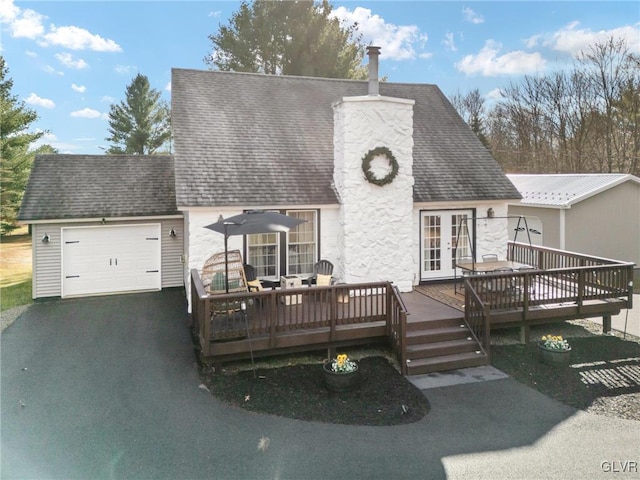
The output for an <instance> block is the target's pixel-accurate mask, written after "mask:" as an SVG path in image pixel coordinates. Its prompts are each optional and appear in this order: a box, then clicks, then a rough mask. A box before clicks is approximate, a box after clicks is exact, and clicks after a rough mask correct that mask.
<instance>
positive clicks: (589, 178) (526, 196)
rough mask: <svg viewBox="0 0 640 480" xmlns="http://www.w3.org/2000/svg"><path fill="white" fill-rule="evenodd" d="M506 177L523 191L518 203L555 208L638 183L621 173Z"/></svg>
mask: <svg viewBox="0 0 640 480" xmlns="http://www.w3.org/2000/svg"><path fill="white" fill-rule="evenodd" d="M507 177H508V178H509V180H511V181H512V182H513V184H514V185H515V186H516V188H517V189H518V190H519V191H520V193H521V194H522V201H521V202H520V204H521V205H534V206H535V205H539V206H546V207H557V208H568V207H570V206H571V205H573V204H575V203H578V202H581V201H582V200H585V199H587V198H589V197H592V196H593V195H596V194H598V193H600V192H602V191H605V190H608V189H610V188H613V187H615V186H616V185H620V184H621V183H624V182H627V181H632V182H635V183H638V184H640V178H638V177H635V176H633V175H629V174H622V173H575V174H549V175H524V174H509V175H507Z"/></svg>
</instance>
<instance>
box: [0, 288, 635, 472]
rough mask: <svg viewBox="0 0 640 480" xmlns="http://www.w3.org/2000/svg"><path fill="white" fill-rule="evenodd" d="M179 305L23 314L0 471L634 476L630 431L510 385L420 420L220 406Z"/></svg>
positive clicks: (437, 393)
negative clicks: (348, 420) (305, 415)
mask: <svg viewBox="0 0 640 480" xmlns="http://www.w3.org/2000/svg"><path fill="white" fill-rule="evenodd" d="M185 312H186V305H185V301H184V298H183V293H182V292H181V291H180V290H165V291H163V292H158V293H145V294H136V295H120V296H108V297H95V298H86V299H74V300H54V301H48V302H39V303H36V304H34V305H33V306H31V307H30V308H29V309H28V310H27V311H26V312H25V313H24V314H23V315H22V317H21V318H19V319H18V321H16V323H15V324H13V325H12V326H10V327H9V328H8V329H7V330H5V332H3V333H2V335H1V348H2V351H1V362H2V364H1V370H2V371H1V379H0V380H1V383H0V387H1V389H2V391H1V401H2V409H1V410H2V411H1V420H2V424H1V428H2V430H1V432H0V435H1V438H0V442H1V454H2V459H1V463H0V466H1V468H2V470H1V477H2V478H6V479H9V478H38V479H41V478H60V479H76V478H77V479H101V478H123V479H152V478H153V479H162V478H168V479H191V478H192V479H200V478H215V479H226V478H238V479H249V478H291V479H307V478H323V479H324V478H358V479H359V478H362V479H375V478H384V479H389V478H396V479H397V478H410V479H418V478H420V479H425V478H487V479H489V478H490V479H500V478H532V479H533V478H599V477H601V478H611V476H612V473H611V468H609V467H610V466H611V462H618V463H617V464H614V466H615V467H616V468H617V469H618V470H620V468H621V465H622V464H621V463H620V462H636V464H635V465H636V472H635V473H633V472H632V474H631V475H629V476H628V478H632V477H634V476H635V477H637V476H639V474H638V473H637V471H638V468H640V467H638V466H637V465H638V464H640V458H638V457H639V453H638V448H637V445H638V441H639V440H640V422H634V421H629V420H620V419H612V418H607V417H601V416H596V415H591V414H586V413H583V412H576V411H575V410H573V409H571V408H569V407H565V406H563V405H561V404H559V403H557V402H555V401H553V400H551V399H549V398H547V397H545V396H543V395H541V394H538V393H537V392H535V391H533V390H530V389H528V388H526V387H524V386H522V385H520V384H518V383H517V382H515V381H513V380H511V379H503V380H493V381H487V382H480V383H470V384H465V385H456V386H450V387H444V388H435V389H430V390H426V391H425V394H426V395H427V397H428V399H429V401H430V403H431V407H432V411H431V412H430V413H429V414H428V415H427V416H426V417H425V418H424V419H423V420H421V421H420V422H417V423H414V424H411V425H404V426H395V427H353V426H344V425H329V424H319V423H310V422H302V421H297V420H289V419H283V418H278V417H272V416H266V415H258V414H254V413H250V412H246V411H244V410H242V409H240V408H237V407H233V406H228V405H224V404H222V403H220V402H218V401H217V400H216V399H215V398H214V397H212V396H211V395H210V394H209V393H208V392H206V391H204V390H202V389H200V388H199V385H200V379H199V377H198V372H197V366H196V363H195V357H194V353H193V347H192V343H191V337H190V335H189V330H188V328H187V326H186V313H185ZM273 401H280V402H286V398H278V399H273ZM261 437H266V438H269V440H270V442H269V448H268V449H267V450H266V451H265V452H262V451H259V450H258V449H257V446H258V442H259V440H260V438H261ZM607 462H608V463H607ZM626 465H627V466H628V465H630V464H628V463H627V464H626ZM631 465H633V464H631ZM627 468H629V467H627ZM631 469H632V468H631ZM607 470H609V471H607ZM632 470H633V469H632Z"/></svg>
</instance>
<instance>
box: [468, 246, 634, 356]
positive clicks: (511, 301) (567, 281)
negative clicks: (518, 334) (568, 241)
mask: <svg viewBox="0 0 640 480" xmlns="http://www.w3.org/2000/svg"><path fill="white" fill-rule="evenodd" d="M509 260H512V261H515V262H518V263H523V264H527V265H529V266H531V267H532V269H526V270H520V271H514V272H501V273H489V274H483V275H469V276H466V277H465V280H464V285H465V318H466V320H467V323H468V324H469V325H470V327H471V328H472V330H473V331H474V333H475V334H476V335H477V337H478V340H480V341H481V343H482V345H483V347H486V346H487V344H488V341H487V340H486V339H484V337H483V335H484V333H485V332H486V331H487V330H488V327H487V325H488V324H491V321H492V319H494V318H495V317H496V315H498V314H501V315H504V314H505V313H508V314H510V315H511V316H512V317H513V315H514V313H513V312H516V313H517V315H518V318H519V320H520V321H521V322H522V323H523V324H526V322H527V321H528V319H529V318H530V317H531V315H530V313H531V312H532V309H534V308H538V309H539V308H540V307H541V306H548V307H550V308H551V307H561V306H569V305H570V306H571V308H574V309H575V315H577V316H579V315H581V314H582V313H589V312H591V313H593V314H592V315H591V316H596V315H597V314H598V312H601V311H602V312H604V313H603V315H607V314H608V313H607V308H606V307H603V308H601V309H599V308H593V306H594V305H596V307H597V304H598V302H600V303H601V304H606V303H607V302H616V304H617V305H618V308H620V305H621V304H622V306H623V308H632V306H633V268H634V264H633V263H625V262H617V261H615V260H610V259H606V258H600V257H592V256H588V255H582V254H577V253H573V252H564V251H561V250H556V249H552V248H546V247H539V246H530V245H527V244H521V243H513V242H509ZM587 304H589V305H590V307H591V308H592V309H591V310H589V312H587V309H586V305H587ZM597 316H599V315H597ZM545 317H546V318H548V319H549V320H551V321H552V320H553V319H554V315H553V313H552V311H551V310H549V313H548V315H542V314H540V313H539V314H538V317H536V318H538V319H540V318H545ZM483 329H484V330H483Z"/></svg>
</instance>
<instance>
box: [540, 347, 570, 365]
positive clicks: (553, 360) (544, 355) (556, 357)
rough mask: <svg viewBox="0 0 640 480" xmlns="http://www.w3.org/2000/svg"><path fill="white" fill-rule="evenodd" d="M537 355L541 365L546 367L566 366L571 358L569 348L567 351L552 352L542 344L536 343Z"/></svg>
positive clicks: (552, 350)
mask: <svg viewBox="0 0 640 480" xmlns="http://www.w3.org/2000/svg"><path fill="white" fill-rule="evenodd" d="M538 353H539V355H540V360H541V361H542V363H546V364H547V365H566V364H568V363H569V359H570V358H571V347H569V349H568V350H554V349H552V348H547V347H545V346H544V343H542V342H540V343H538Z"/></svg>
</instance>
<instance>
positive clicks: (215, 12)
mask: <svg viewBox="0 0 640 480" xmlns="http://www.w3.org/2000/svg"><path fill="white" fill-rule="evenodd" d="M221 14H222V10H215V11H211V12H209V14H208V15H207V16H208V17H213V18H217V17H219V16H220V15H221Z"/></svg>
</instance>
